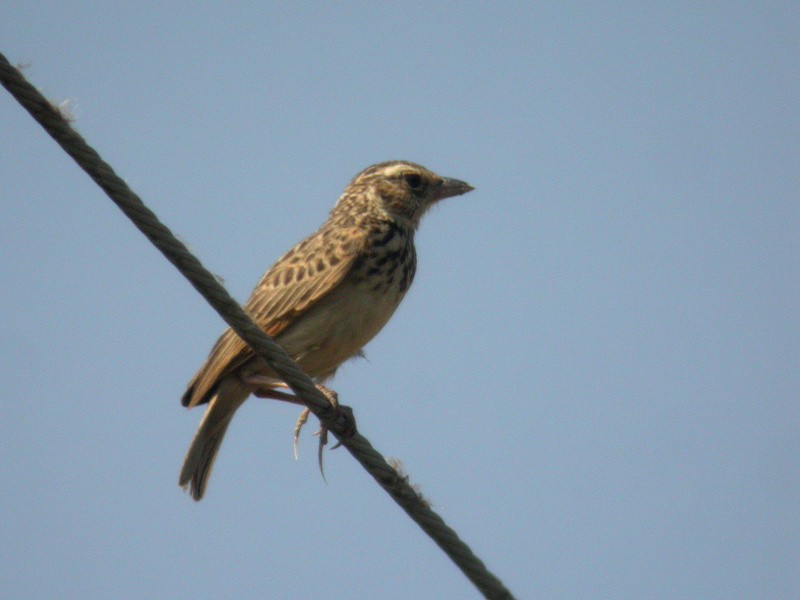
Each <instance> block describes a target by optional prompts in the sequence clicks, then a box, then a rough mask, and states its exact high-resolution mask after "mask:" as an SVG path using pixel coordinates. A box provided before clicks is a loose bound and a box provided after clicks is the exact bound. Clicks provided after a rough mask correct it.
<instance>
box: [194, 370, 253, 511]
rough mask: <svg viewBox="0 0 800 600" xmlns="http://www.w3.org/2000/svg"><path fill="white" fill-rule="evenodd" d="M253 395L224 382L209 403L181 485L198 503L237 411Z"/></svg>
mask: <svg viewBox="0 0 800 600" xmlns="http://www.w3.org/2000/svg"><path fill="white" fill-rule="evenodd" d="M249 394H250V391H249V390H248V389H246V388H244V387H243V386H242V385H241V384H240V383H239V382H238V381H236V380H227V381H223V382H222V383H221V384H220V386H219V387H218V389H217V392H216V393H215V394H214V397H213V398H212V399H211V402H209V403H208V408H207V409H206V412H205V414H204V415H203V419H202V421H200V426H199V427H198V428H197V433H195V435H194V439H193V440H192V443H191V445H190V446H189V451H188V452H187V453H186V458H185V459H184V461H183V468H182V469H181V474H180V477H179V478H178V484H179V485H180V486H181V487H182V488H184V489H186V488H187V487H188V488H189V493H190V494H191V495H192V498H194V499H195V500H200V499H201V498H202V497H203V494H204V493H205V491H206V486H207V485H208V478H209V476H210V475H211V469H212V467H213V466H214V459H215V458H216V457H217V452H219V447H220V444H222V439H223V438H224V437H225V431H226V430H227V429H228V425H230V422H231V419H233V415H234V413H235V412H236V410H237V409H238V408H239V407H240V406H241V405H242V403H243V402H244V401H245V399H247V396H248V395H249Z"/></svg>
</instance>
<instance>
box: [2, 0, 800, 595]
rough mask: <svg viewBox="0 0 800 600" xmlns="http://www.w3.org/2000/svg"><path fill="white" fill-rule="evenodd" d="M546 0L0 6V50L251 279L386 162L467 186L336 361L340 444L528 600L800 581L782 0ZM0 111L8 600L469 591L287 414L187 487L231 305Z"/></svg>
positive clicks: (790, 138) (123, 170) (797, 360)
mask: <svg viewBox="0 0 800 600" xmlns="http://www.w3.org/2000/svg"><path fill="white" fill-rule="evenodd" d="M287 4H288V3H287ZM529 4H532V3H524V4H523V3H508V4H489V3H485V4H481V5H478V4H475V5H474V6H472V7H463V6H462V7H459V8H445V6H444V3H442V4H441V5H429V4H414V3H391V4H377V3H376V4H367V3H352V4H348V3H344V4H338V5H337V6H335V7H333V6H330V7H327V8H320V7H318V6H317V7H313V8H311V7H306V8H302V7H301V8H294V7H293V8H288V7H287V6H286V5H284V4H272V3H268V2H249V3H247V2H240V3H204V4H201V3H193V2H185V3H177V2H175V3H173V2H166V3H161V2H153V3H117V2H67V3H42V2H4V3H2V5H0V51H2V52H3V53H4V54H5V55H6V56H7V57H8V58H9V60H11V61H12V62H14V63H17V62H19V63H25V64H27V65H28V67H27V68H26V69H25V73H26V76H27V77H28V78H29V79H30V80H31V81H32V82H33V83H34V84H35V85H37V87H39V88H40V89H41V90H42V91H43V92H44V93H45V94H46V95H47V96H48V97H49V98H51V99H52V100H53V101H55V102H62V101H69V107H70V109H71V110H72V112H73V114H74V116H75V125H76V127H77V129H78V130H79V131H80V132H81V133H82V135H84V136H85V137H86V139H87V140H88V141H89V142H90V143H91V144H92V145H94V147H95V148H96V149H97V150H98V151H99V152H100V153H101V154H102V155H103V157H104V158H105V159H106V160H107V161H109V162H110V163H111V164H112V165H113V166H114V168H115V169H116V170H117V172H118V173H119V174H120V175H121V176H122V177H124V178H125V179H126V180H127V182H128V183H129V184H130V185H131V186H132V188H133V189H134V190H135V191H136V192H137V193H139V194H140V195H141V197H142V198H143V199H144V200H145V202H147V203H148V204H149V206H150V207H151V208H152V209H153V210H154V211H155V212H156V213H157V214H158V215H159V216H160V217H161V218H162V219H163V220H164V222H165V223H166V224H167V225H168V226H169V227H171V228H172V229H173V231H175V232H176V233H177V234H178V235H179V236H180V237H181V238H182V239H183V240H184V241H185V242H186V243H187V244H189V245H190V246H191V248H192V249H193V250H194V251H195V252H196V253H197V255H198V256H199V257H200V258H201V260H203V261H204V263H205V264H206V265H207V266H208V267H209V268H210V269H211V270H212V271H213V272H214V273H217V274H219V275H220V276H221V277H223V278H224V280H225V283H226V285H227V287H228V288H229V289H230V291H231V292H232V293H233V295H234V296H235V297H237V298H238V299H240V300H244V299H246V297H247V296H248V294H249V292H250V290H251V289H252V287H253V285H254V284H255V282H256V281H257V280H258V278H259V277H260V275H261V274H262V272H263V271H264V270H265V269H266V268H267V267H268V266H270V265H271V264H272V262H273V261H274V260H276V259H277V258H278V257H279V256H280V255H281V254H282V253H283V252H284V251H285V250H287V249H288V248H289V247H291V246H292V245H293V244H294V243H295V242H297V241H298V240H299V239H301V238H302V237H303V236H305V235H307V234H308V233H310V232H311V231H313V230H314V229H315V228H316V227H317V226H318V225H319V224H320V223H321V222H322V220H323V219H324V218H325V216H326V215H327V212H328V211H329V209H330V208H331V206H332V205H333V203H334V202H335V200H336V198H337V197H338V195H339V194H340V192H341V190H342V189H343V187H344V186H345V185H346V184H347V182H348V181H349V180H350V178H351V177H352V176H353V175H355V174H356V173H357V172H358V171H360V170H361V169H362V168H364V167H366V166H367V165H369V164H371V163H374V162H378V161H383V160H389V159H396V158H400V159H408V160H413V161H416V162H419V163H422V164H424V165H426V166H428V167H430V168H431V169H433V170H435V171H437V172H439V173H441V174H444V175H448V176H452V177H457V178H460V179H464V180H466V181H468V182H470V183H471V184H473V185H474V186H475V188H476V190H475V191H474V192H472V193H471V194H468V195H466V196H463V197H459V198H455V199H452V200H448V201H447V202H445V203H443V204H442V205H440V206H439V207H437V208H436V209H435V210H434V211H433V212H432V213H431V214H429V215H428V216H427V218H426V219H425V220H424V221H423V223H422V227H421V230H420V232H419V234H418V237H417V247H418V252H419V270H418V275H417V279H416V281H415V283H414V286H413V287H412V288H411V291H410V293H409V294H408V296H407V297H406V299H405V301H404V303H403V305H402V306H401V307H400V309H399V311H398V312H397V313H396V315H395V317H394V318H393V320H392V321H391V322H390V323H389V325H388V326H387V327H386V328H385V329H384V331H383V332H382V333H381V334H380V335H379V336H378V337H377V338H376V339H375V340H374V341H373V343H371V344H370V345H369V346H368V347H367V357H368V360H360V361H356V362H352V363H348V364H347V365H345V366H344V367H343V368H342V369H340V372H339V374H338V375H337V378H336V379H335V380H334V381H333V383H332V387H334V388H335V389H337V390H338V392H339V394H340V397H341V400H342V402H344V403H346V404H348V405H351V406H353V408H354V409H355V413H356V416H357V419H358V424H359V428H360V430H361V431H362V432H363V433H364V435H366V436H367V438H369V439H370V440H371V441H372V443H373V444H374V445H375V446H376V447H377V448H378V449H379V450H380V451H382V452H383V453H384V454H386V455H387V456H390V457H395V458H398V459H400V460H401V461H402V462H403V464H404V465H405V468H406V470H407V472H408V473H409V475H410V477H411V480H412V481H413V482H414V483H416V484H418V485H419V486H420V487H421V489H422V491H423V493H424V494H425V495H426V496H427V497H428V498H429V499H430V501H431V502H432V503H433V506H434V508H435V509H436V510H438V511H439V512H440V513H441V514H442V516H443V517H444V518H445V520H446V521H447V522H448V523H449V524H450V525H451V526H452V527H454V528H455V529H456V530H457V531H458V532H459V533H460V535H461V536H462V537H463V539H464V540H465V541H466V542H467V543H468V544H470V545H471V546H472V548H473V549H474V551H475V552H476V553H477V554H478V555H479V556H480V557H481V558H482V559H483V560H484V561H485V562H486V564H487V565H488V566H489V568H490V569H492V570H493V571H494V572H495V573H496V574H497V575H498V576H499V577H500V578H501V579H502V580H503V581H504V582H505V583H506V584H507V585H508V586H509V588H510V589H511V590H512V591H514V592H515V593H516V594H518V595H519V596H520V597H524V598H535V597H541V598H664V599H667V598H669V599H676V598H720V599H722V598H725V599H728V598H787V599H788V598H797V597H798V596H800V583H798V581H799V579H798V572H800V542H799V541H798V540H800V483H799V482H800V444H799V443H798V432H799V431H800V408H799V406H800V404H798V398H800V370H798V368H799V367H800V341H799V340H800V335H799V333H798V332H799V331H800V310H798V296H799V295H800V267H798V265H800V244H798V230H799V228H800V208H799V206H800V205H799V204H798V195H799V194H798V190H799V189H800V168H799V167H800V161H799V160H798V159H799V158H800V118H799V116H798V115H800V110H799V108H798V107H800V42H799V41H798V40H800V37H798V31H800V9H798V5H797V4H796V3H749V6H746V5H742V4H740V5H737V6H733V5H732V4H730V5H729V4H727V3H723V4H715V6H714V7H712V6H711V5H710V3H708V4H707V5H706V4H703V3H700V4H701V5H703V6H702V7H699V6H698V3H685V4H684V3H671V4H669V5H667V3H661V4H662V6H660V7H651V6H649V4H648V3H641V4H635V3H634V4H626V3H614V4H612V3H607V4H601V5H596V4H591V5H566V4H562V3H554V4H553V5H552V6H551V7H546V6H529ZM767 5H769V6H767ZM0 127H1V131H2V133H0V243H2V253H0V285H2V293H0V396H1V398H0V408H2V418H0V489H2V491H0V539H2V542H0V596H2V597H3V598H48V597H49V598H55V597H59V598H159V597H160V598H245V597H273V598H290V597H291V598H309V599H311V598H321V597H326V598H345V597H346V598H389V599H393V598H443V599H461V598H471V597H476V596H477V594H476V592H475V590H474V588H473V587H472V586H471V584H470V583H469V582H468V581H467V579H466V578H465V577H464V576H463V575H462V574H461V573H460V572H459V571H457V569H456V568H455V567H454V566H453V565H452V564H451V563H450V562H449V560H448V559H447V558H446V557H445V556H444V555H443V554H442V553H441V552H440V550H439V549H438V548H437V547H436V546H435V545H434V544H433V543H432V542H431V541H430V540H429V539H428V538H427V537H426V536H425V535H424V534H423V533H422V532H421V531H420V530H419V529H418V528H417V526H416V525H414V524H413V523H412V522H411V521H410V520H409V519H408V518H407V517H406V515H405V514H404V513H403V512H402V511H401V510H400V509H399V508H398V507H397V506H396V505H395V504H394V503H393V502H392V501H391V500H390V499H389V498H388V497H387V496H386V494H385V493H384V492H383V491H382V490H381V489H380V488H379V487H378V486H377V485H376V484H375V483H374V482H373V481H372V479H371V478H370V477H369V476H368V475H366V474H365V472H364V471H363V470H362V469H361V468H360V467H359V466H358V465H357V464H356V463H355V461H354V460H353V459H352V458H351V457H350V456H349V454H347V453H346V452H345V451H341V450H340V451H335V452H328V453H327V455H326V459H327V476H328V482H327V484H326V483H325V482H323V480H322V479H321V477H320V475H319V473H318V471H317V464H316V457H315V452H316V440H315V438H313V437H311V432H312V431H313V430H314V428H315V427H314V426H310V427H308V428H307V430H306V432H305V434H304V436H303V438H302V440H301V446H300V459H299V461H295V460H294V458H293V457H292V448H291V434H292V426H293V424H294V420H295V417H296V414H297V412H298V411H297V409H296V407H291V406H286V405H282V404H280V403H275V402H268V401H262V400H251V401H249V402H248V403H246V405H245V406H244V407H243V408H242V410H241V411H240V412H239V413H238V414H237V416H236V419H235V421H234V423H233V424H232V426H231V429H230V430H229V434H228V437H227V439H226V441H225V444H224V445H223V447H222V451H221V453H220V457H219V460H218V462H217V465H216V469H215V472H214V476H213V478H212V480H211V483H210V487H209V491H208V494H207V496H206V498H205V499H204V500H203V501H202V502H201V503H199V504H196V503H194V502H192V501H191V499H190V498H189V497H188V496H187V495H185V494H184V493H183V492H182V491H181V490H180V489H179V488H178V487H177V477H178V470H179V467H180V465H181V462H182V460H183V456H184V453H185V451H186V448H187V447H188V444H189V441H190V440H191V437H192V435H193V434H194V431H195V428H196V426H197V424H198V422H199V420H200V417H201V411H200V410H193V411H190V412H187V411H186V410H185V409H183V408H182V407H181V406H180V403H179V399H180V396H181V394H182V392H183V390H184V386H185V384H186V382H187V381H188V380H189V378H190V377H191V376H192V375H193V373H194V372H195V370H196V368H197V367H198V366H199V364H200V363H201V362H202V361H203V359H204V358H205V356H206V354H207V352H208V350H209V349H210V347H211V345H212V343H213V342H214V340H215V339H216V337H217V335H218V334H219V333H220V332H221V331H222V329H223V323H222V321H221V320H220V318H219V317H218V316H217V315H216V313H214V312H213V311H212V309H211V308H209V307H208V305H207V304H206V303H205V302H204V301H203V300H202V299H201V298H200V296H199V295H198V294H197V293H196V292H195V291H194V290H193V289H192V288H191V287H190V286H189V285H188V283H186V281H185V280H184V279H183V278H182V277H181V276H180V275H179V274H178V273H177V271H176V270H175V269H174V268H173V267H172V266H171V265H170V264H169V263H167V261H166V260H165V259H164V258H163V257H162V256H161V255H160V254H159V253H158V252H157V251H156V250H155V249H154V248H153V247H152V246H151V245H150V244H149V242H147V241H146V240H145V238H144V237H143V236H142V235H141V234H140V233H139V232H138V231H136V230H135V229H134V228H133V226H132V225H131V224H130V223H129V222H128V221H127V220H126V219H125V218H124V216H123V215H122V214H121V213H120V212H119V210H118V209H117V208H116V207H115V206H114V205H113V204H112V203H111V202H110V201H109V200H108V199H107V198H106V197H105V196H104V195H103V194H102V193H101V192H100V191H99V189H98V188H97V187H96V186H95V185H94V184H93V183H92V182H91V181H90V180H89V178H88V177H87V176H86V175H85V174H84V173H83V172H82V171H80V170H79V169H78V168H77V166H76V165H75V164H74V163H73V162H72V161H71V160H70V159H69V158H68V157H67V156H66V155H65V154H64V153H63V151H61V150H60V148H58V147H57V146H56V144H55V143H54V142H53V141H52V140H50V139H49V138H48V137H47V136H46V135H45V134H44V133H43V131H42V130H41V129H40V128H39V126H38V125H36V124H35V123H34V122H33V120H32V119H31V118H30V117H29V116H28V114H27V113H25V112H24V111H23V110H22V109H21V108H20V107H19V106H18V105H17V104H16V103H15V102H14V101H13V100H12V99H11V97H10V96H9V95H8V94H7V93H6V92H5V91H4V90H3V91H2V93H0Z"/></svg>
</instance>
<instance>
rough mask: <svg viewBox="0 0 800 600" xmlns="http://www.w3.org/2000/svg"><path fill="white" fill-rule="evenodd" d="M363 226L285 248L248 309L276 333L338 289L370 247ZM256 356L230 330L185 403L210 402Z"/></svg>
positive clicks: (322, 233)
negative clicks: (221, 383) (230, 376)
mask: <svg viewBox="0 0 800 600" xmlns="http://www.w3.org/2000/svg"><path fill="white" fill-rule="evenodd" d="M366 241H367V234H366V232H365V231H364V230H363V229H362V228H357V227H351V228H344V229H343V228H338V229H335V230H334V229H333V228H326V227H324V226H323V228H322V229H320V230H319V231H318V232H317V233H315V234H314V235H312V236H310V237H308V238H306V239H305V240H303V241H302V242H300V243H299V244H298V245H297V246H295V247H294V248H292V249H291V250H290V251H289V252H287V253H286V254H285V255H284V256H283V257H282V258H281V259H280V260H279V261H278V262H277V263H275V264H274V265H273V266H272V268H270V270H269V271H267V272H266V273H265V274H264V276H263V277H262V278H261V281H259V283H258V285H257V286H256V288H255V289H254V290H253V293H252V294H251V296H250V299H249V300H248V301H247V303H245V305H244V307H243V308H244V310H245V311H246V312H247V313H248V314H250V316H252V317H253V319H254V320H255V322H256V323H257V324H258V326H259V327H260V328H261V329H262V330H263V331H264V332H265V333H266V334H267V335H269V336H271V337H273V338H274V337H276V336H277V335H279V334H280V333H281V332H282V331H283V330H284V329H286V328H287V327H288V326H289V325H291V324H292V323H293V322H294V320H295V319H296V318H297V317H298V315H301V314H303V313H304V312H305V311H307V310H308V309H309V308H311V307H312V306H313V305H314V304H316V303H317V302H319V301H320V300H321V299H322V298H324V297H325V296H326V295H327V294H329V293H330V292H331V291H332V290H334V289H335V288H336V287H337V286H338V285H339V283H341V281H342V280H343V279H344V277H345V276H346V275H347V274H348V273H349V272H350V270H351V269H352V268H353V265H354V264H355V262H356V261H357V260H358V258H359V257H360V256H361V255H362V252H363V250H364V248H365V246H366ZM252 356H253V351H252V350H251V349H250V347H249V346H248V345H247V344H245V343H244V342H243V341H242V339H241V338H240V337H239V336H238V335H236V333H234V332H233V330H232V329H226V330H225V332H224V333H223V334H222V335H221V336H220V338H219V339H218V340H217V343H216V344H214V347H213V348H212V349H211V353H210V354H209V356H208V359H207V360H206V362H205V363H204V364H203V366H202V367H200V370H199V371H198V372H197V374H196V375H195V376H194V378H193V379H192V380H191V381H190V382H189V385H188V387H187V389H186V392H185V393H184V395H183V398H182V400H181V403H182V404H183V405H184V406H188V407H192V406H196V405H198V404H203V403H205V402H208V401H209V400H210V399H211V397H212V395H213V393H214V390H215V388H216V386H217V384H218V383H219V381H220V380H221V379H222V378H223V377H224V376H226V375H227V374H229V373H230V372H231V371H233V370H234V369H236V368H237V367H239V366H240V365H242V364H243V363H244V362H245V361H247V360H248V359H250V358H251V357H252Z"/></svg>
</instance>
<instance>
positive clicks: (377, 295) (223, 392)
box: [179, 161, 473, 500]
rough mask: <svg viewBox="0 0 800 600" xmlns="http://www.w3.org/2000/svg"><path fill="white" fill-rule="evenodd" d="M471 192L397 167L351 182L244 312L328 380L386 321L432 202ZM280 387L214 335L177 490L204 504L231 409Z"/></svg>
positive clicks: (190, 399)
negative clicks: (199, 414)
mask: <svg viewBox="0 0 800 600" xmlns="http://www.w3.org/2000/svg"><path fill="white" fill-rule="evenodd" d="M472 189H473V188H472V187H471V186H470V185H468V184H466V183H464V182H463V181H459V180H457V179H448V178H444V177H440V176H439V175H437V174H435V173H433V172H431V171H429V170H427V169H426V168H424V167H422V166H420V165H416V164H414V163H410V162H405V161H393V162H385V163H380V164H377V165H373V166H371V167H369V168H367V169H365V170H363V171H362V172H361V173H359V174H358V175H356V177H355V178H354V179H353V180H352V181H351V182H350V184H349V185H348V186H347V188H346V189H345V191H344V193H343V194H342V196H341V197H340V198H339V201H338V202H337V203H336V206H334V208H333V210H331V212H330V215H329V216H328V219H327V220H326V221H325V223H323V224H322V226H321V227H320V228H319V229H318V230H317V231H316V232H315V233H313V234H312V235H310V236H309V237H307V238H306V239H304V240H303V241H302V242H300V243H299V244H297V245H296V246H295V247H294V248H292V249H291V250H290V251H289V252H287V253H286V254H285V255H284V256H283V257H282V258H281V259H280V260H278V262H277V263H275V265H273V266H272V268H270V269H269V270H268V271H267V272H266V273H265V274H264V276H263V277H262V278H261V281H260V282H259V283H258V285H257V286H256V287H255V289H254V290H253V293H252V295H251V296H250V299H249V300H248V301H247V303H245V305H244V309H245V310H246V311H247V312H248V313H249V314H250V315H251V316H252V317H253V319H254V320H255V321H256V323H258V325H259V327H261V328H262V329H263V330H264V331H265V332H266V333H267V334H268V335H270V336H272V337H273V338H275V340H276V341H277V342H278V343H279V344H280V345H281V346H282V347H283V349H284V350H286V352H287V353H288V354H289V356H291V357H292V358H293V359H294V360H295V361H297V363H298V364H299V365H300V367H301V368H302V369H303V370H304V371H305V372H306V373H308V375H309V376H311V377H312V378H314V379H315V381H317V382H319V383H322V382H323V381H325V380H326V379H328V378H329V377H331V376H332V375H333V374H334V373H335V372H336V369H337V368H338V367H339V365H341V364H342V363H343V362H344V361H346V360H347V359H348V358H351V357H353V356H355V355H357V354H358V353H360V352H361V348H362V347H363V346H364V345H365V344H366V343H367V342H369V341H370V340H371V339H372V338H373V337H374V336H375V334H377V333H378V331H380V329H381V328H382V327H383V326H384V325H385V324H386V322H387V321H388V320H389V318H390V317H391V316H392V314H393V313H394V311H395V309H396V308H397V306H398V304H399V303H400V301H401V300H402V299H403V296H404V295H405V293H406V291H407V290H408V287H409V286H410V285H411V282H412V280H413V278H414V272H415V270H416V252H415V250H414V232H415V230H416V228H417V226H418V225H419V221H420V218H421V217H422V215H423V214H424V213H425V211H426V210H427V209H428V208H429V207H430V206H431V205H432V204H434V203H435V202H437V201H438V200H441V199H443V198H447V197H450V196H457V195H461V194H465V193H467V192H469V191H470V190H472ZM281 387H285V385H284V384H283V382H282V381H281V380H280V379H279V378H278V377H277V376H276V374H275V373H274V372H273V371H272V370H271V369H270V368H269V367H268V366H267V365H266V363H264V362H263V361H262V360H261V359H259V358H257V357H255V356H254V355H253V352H252V350H250V348H249V347H248V346H247V345H246V344H245V343H244V342H243V341H242V340H241V339H240V338H239V337H238V336H237V335H236V334H235V333H234V332H233V331H232V330H231V329H227V330H226V331H225V332H224V333H223V334H222V336H220V338H219V340H217V343H216V344H215V345H214V347H213V348H212V350H211V353H210V354H209V356H208V359H207V360H206V362H205V363H204V364H203V366H202V367H200V370H199V371H198V372H197V374H196V375H195V376H194V378H193V379H192V380H191V382H190V383H189V386H188V387H187V389H186V392H185V393H184V395H183V399H182V403H183V405H184V406H187V407H189V408H191V407H193V406H197V405H198V404H205V403H208V408H206V412H205V415H204V416H203V419H202V421H201V422H200V426H199V428H198V430H197V433H196V434H195V437H194V440H192V444H191V446H190V447H189V451H188V453H187V454H186V459H185V460H184V464H183V469H182V470H181V474H180V479H179V483H180V485H181V486H183V487H187V486H188V487H189V488H190V491H191V494H192V497H193V498H194V499H195V500H199V499H200V498H202V496H203V493H204V492H205V487H206V484H207V482H208V476H209V474H210V471H211V467H212V465H213V462H214V458H215V457H216V454H217V451H218V450H219V445H220V443H221V442H222V438H223V436H224V434H225V430H226V429H227V427H228V424H229V423H230V421H231V419H232V418H233V415H234V413H235V412H236V409H238V408H239V407H240V406H241V405H242V403H243V402H244V401H245V400H246V399H247V397H248V396H249V395H250V394H251V393H253V392H254V391H256V390H263V389H264V388H267V389H273V388H281Z"/></svg>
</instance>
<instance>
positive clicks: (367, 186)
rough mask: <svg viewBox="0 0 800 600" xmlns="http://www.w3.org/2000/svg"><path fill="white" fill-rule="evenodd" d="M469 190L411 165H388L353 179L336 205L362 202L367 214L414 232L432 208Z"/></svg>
mask: <svg viewBox="0 0 800 600" xmlns="http://www.w3.org/2000/svg"><path fill="white" fill-rule="evenodd" d="M472 189H474V188H473V187H472V186H471V185H469V184H468V183H464V182H463V181H459V180H458V179H451V178H448V177H442V176H441V175H437V174H436V173H434V172H433V171H429V170H428V169H426V168H425V167H423V166H420V165H417V164H414V163H412V162H407V161H392V162H385V163H379V164H377V165H372V166H371V167H367V168H366V169H364V170H363V171H361V173H359V174H358V175H356V176H355V178H354V179H353V181H351V182H350V184H349V185H348V186H347V188H346V189H345V191H344V194H343V196H342V198H341V199H340V200H339V204H342V203H345V204H349V203H350V202H351V201H352V200H355V199H360V200H361V201H363V200H366V201H367V202H368V204H369V209H370V210H372V211H379V212H381V213H383V214H385V215H386V216H389V217H390V218H391V219H392V220H394V221H396V222H398V224H405V225H408V226H410V227H412V228H414V229H415V228H416V227H417V225H419V221H420V218H421V217H422V215H423V214H424V213H425V211H426V210H428V208H430V207H431V206H432V205H433V204H435V203H436V202H438V201H439V200H442V199H444V198H449V197H451V196H460V195H461V194H466V193H467V192H469V191H471V190H472Z"/></svg>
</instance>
